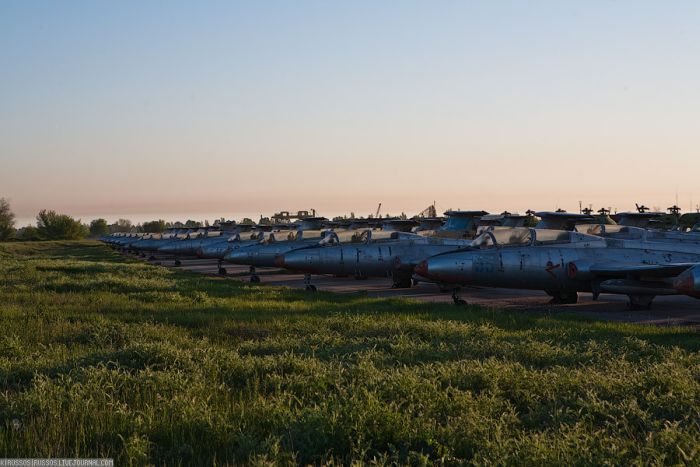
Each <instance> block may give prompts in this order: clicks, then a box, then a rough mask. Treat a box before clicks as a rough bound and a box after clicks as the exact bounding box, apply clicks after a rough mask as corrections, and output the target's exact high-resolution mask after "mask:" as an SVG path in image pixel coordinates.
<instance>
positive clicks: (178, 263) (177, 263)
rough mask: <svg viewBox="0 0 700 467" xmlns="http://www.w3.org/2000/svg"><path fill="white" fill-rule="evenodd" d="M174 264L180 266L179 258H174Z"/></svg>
mask: <svg viewBox="0 0 700 467" xmlns="http://www.w3.org/2000/svg"><path fill="white" fill-rule="evenodd" d="M175 266H178V267H179V266H182V261H180V260H179V259H176V260H175Z"/></svg>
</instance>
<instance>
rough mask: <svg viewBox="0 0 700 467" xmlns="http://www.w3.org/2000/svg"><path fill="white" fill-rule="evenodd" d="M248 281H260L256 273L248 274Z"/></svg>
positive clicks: (255, 282)
mask: <svg viewBox="0 0 700 467" xmlns="http://www.w3.org/2000/svg"><path fill="white" fill-rule="evenodd" d="M250 282H252V283H253V284H258V283H260V276H258V275H257V274H253V275H252V276H250Z"/></svg>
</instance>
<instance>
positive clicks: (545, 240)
mask: <svg viewBox="0 0 700 467" xmlns="http://www.w3.org/2000/svg"><path fill="white" fill-rule="evenodd" d="M591 242H593V243H597V244H598V243H599V244H603V240H602V239H601V238H600V237H596V236H594V235H588V234H583V233H579V232H571V231H568V230H549V229H529V228H525V227H518V228H514V229H498V230H489V231H486V232H483V233H482V234H481V235H479V236H478V237H477V238H475V239H474V240H473V241H472V243H471V245H470V246H471V247H473V248H494V247H496V248H503V247H523V246H549V245H564V244H573V243H591Z"/></svg>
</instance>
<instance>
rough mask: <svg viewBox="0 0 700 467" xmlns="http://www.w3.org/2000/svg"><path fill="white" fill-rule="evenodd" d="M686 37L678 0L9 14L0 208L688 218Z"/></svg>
mask: <svg viewBox="0 0 700 467" xmlns="http://www.w3.org/2000/svg"><path fill="white" fill-rule="evenodd" d="M699 23H700V3H697V2H690V1H679V2H673V3H657V2H633V1H620V2H603V1H598V2H586V3H572V4H569V3H566V4H564V3H561V2H555V1H537V2H527V3H522V2H469V3H462V2H431V3H429V4H428V3H420V2H401V3H394V2H381V3H377V2H332V3H330V2H328V3H321V2H310V1H303V2H295V3H285V2H275V1H273V2H264V3H260V2H247V3H244V2H201V3H197V4H188V3H184V2H182V3H181V2H147V3H143V2H136V1H124V2H118V3H95V2H87V1H64V2H51V3H50V2H46V3H38V2H25V1H9V0H8V1H4V2H2V3H0V59H1V60H2V62H3V63H4V64H5V66H4V67H3V86H2V87H0V197H6V198H9V199H10V200H11V202H12V206H13V209H14V211H15V213H16V214H17V217H18V221H19V220H22V221H25V220H31V221H33V218H34V216H35V215H36V213H37V212H38V211H39V210H40V209H43V208H47V209H54V210H56V211H59V212H63V213H67V214H70V215H73V216H76V217H82V218H83V220H84V221H85V220H89V219H91V218H95V217H106V218H108V219H110V218H116V217H119V216H130V217H132V220H135V218H141V219H143V220H146V219H157V218H166V216H169V215H172V216H183V217H185V216H188V215H194V214H198V215H209V214H210V213H220V215H221V216H224V217H228V215H229V214H227V213H230V216H234V215H236V214H239V215H240V214H248V216H247V217H252V216H251V214H255V217H259V215H260V214H263V215H266V216H269V215H270V214H272V213H274V212H276V211H279V210H298V209H311V208H315V209H316V210H317V211H318V212H319V213H321V214H322V215H326V216H333V215H338V214H345V213H349V212H351V211H354V212H355V213H357V214H363V215H367V214H369V213H372V212H374V211H375V209H376V205H377V203H379V202H382V203H383V211H384V212H390V213H392V214H394V213H396V214H398V213H400V212H402V211H403V212H406V213H407V214H409V215H411V214H414V213H416V212H418V211H420V210H422V209H423V208H425V207H426V206H428V205H429V204H430V203H432V201H433V200H436V201H437V203H438V207H439V209H443V208H444V209H447V208H450V207H452V208H457V207H460V208H463V209H485V210H487V211H491V212H500V211H503V210H509V211H516V210H517V211H520V212H524V211H525V210H527V209H538V210H539V209H542V210H553V209H555V208H557V207H561V208H564V209H568V210H570V211H578V202H579V200H580V201H583V203H584V205H589V204H592V205H593V206H594V207H595V208H596V209H597V208H599V207H602V206H604V207H606V208H607V207H612V208H616V209H617V210H630V209H633V208H634V203H635V202H639V203H644V204H646V205H648V206H659V207H660V208H662V209H665V208H666V207H668V206H671V205H672V204H674V203H675V202H676V198H677V199H678V203H679V205H680V206H681V207H682V208H683V210H684V211H686V212H687V211H688V210H691V208H694V207H695V206H696V205H697V204H698V203H699V202H700V189H698V188H697V186H698V183H697V174H698V173H700V157H698V148H699V147H700V112H699V111H698V109H699V108H700V88H699V87H698V86H697V83H698V82H700V28H698V27H697V24H699ZM692 210H694V209H692ZM193 213H194V214H193ZM183 220H184V219H183ZM210 220H212V219H210ZM18 225H22V224H21V222H18Z"/></svg>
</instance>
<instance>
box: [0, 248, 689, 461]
mask: <svg viewBox="0 0 700 467" xmlns="http://www.w3.org/2000/svg"><path fill="white" fill-rule="evenodd" d="M0 281H1V282H0V457H51V456H55V457H74V456H75V457H113V458H115V460H116V462H117V463H118V464H119V465H123V464H135V465H141V464H149V463H152V464H156V465H163V464H183V465H190V464H205V465H207V464H218V465H221V464H249V463H259V464H265V463H282V464H286V463H295V464H296V463H302V464H306V463H314V464H320V463H334V462H335V463H343V464H348V463H353V462H357V463H369V462H375V463H379V464H386V463H399V464H425V463H446V464H460V463H470V464H479V465H484V464H536V465H543V464H545V465H584V464H699V463H700V447H699V445H700V443H699V442H698V441H699V440H700V353H699V350H700V336H699V335H698V333H697V332H695V331H694V330H691V329H684V328H655V327H643V326H635V325H628V324H619V323H609V322H597V321H591V320H585V319H580V318H575V317H571V316H564V315H549V314H545V313H533V312H527V313H526V312H505V311H497V310H487V309H481V308H471V309H464V308H456V307H454V306H448V305H435V304H422V303H416V302H410V301H405V300H383V299H370V298H367V297H365V296H363V295H361V294H357V295H333V294H328V293H318V294H315V295H311V294H307V293H305V292H303V291H295V290H288V289H280V288H272V287H264V286H252V285H248V284H246V283H243V282H237V281H234V280H227V279H219V278H215V277H204V276H199V275H195V274H190V273H186V272H182V271H174V270H168V269H165V268H161V267H157V266H151V265H148V264H144V263H141V262H136V261H134V260H131V259H127V258H124V257H122V256H119V255H117V254H115V253H112V252H111V251H110V250H108V249H106V248H104V247H102V246H100V245H98V244H96V243H90V242H47V243H32V244H6V245H2V246H0Z"/></svg>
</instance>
